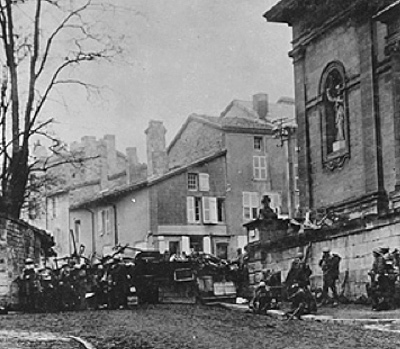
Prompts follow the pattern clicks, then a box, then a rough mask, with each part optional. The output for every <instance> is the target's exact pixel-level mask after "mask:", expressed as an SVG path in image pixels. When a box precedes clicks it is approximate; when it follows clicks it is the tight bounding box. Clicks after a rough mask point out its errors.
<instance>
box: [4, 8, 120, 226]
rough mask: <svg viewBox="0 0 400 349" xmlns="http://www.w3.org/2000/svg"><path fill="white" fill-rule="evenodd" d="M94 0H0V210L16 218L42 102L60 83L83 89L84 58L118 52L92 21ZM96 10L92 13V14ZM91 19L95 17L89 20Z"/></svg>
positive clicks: (41, 126) (44, 121) (40, 127)
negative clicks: (0, 73) (0, 68)
mask: <svg viewBox="0 0 400 349" xmlns="http://www.w3.org/2000/svg"><path fill="white" fill-rule="evenodd" d="M103 2H104V1H100V0H0V40H1V43H2V45H0V61H1V62H2V63H3V69H2V76H1V77H0V78H1V83H0V87H1V88H0V133H1V138H0V159H1V162H2V163H1V175H0V181H1V182H0V185H1V192H0V211H1V212H2V213H3V214H6V215H7V216H9V217H13V218H18V217H19V215H20V212H21V208H22V206H23V204H24V198H25V197H26V191H27V188H28V186H29V185H28V180H29V178H30V173H31V170H32V168H33V167H32V164H31V163H30V160H29V159H30V158H29V152H30V143H31V142H32V136H34V135H35V136H36V135H38V134H41V135H43V136H46V135H47V134H46V126H47V125H48V124H49V123H50V122H51V118H46V113H45V112H44V110H45V105H46V102H48V101H49V100H50V98H51V95H52V93H53V92H54V91H55V90H56V89H58V88H60V87H62V86H66V85H77V86H80V87H84V88H86V89H89V88H91V85H90V84H87V83H85V81H82V80H80V79H79V78H77V77H76V76H77V75H78V71H77V69H76V67H79V66H81V65H83V64H84V63H90V62H96V61H99V60H110V59H111V58H113V57H115V55H116V54H118V53H119V52H120V49H119V47H117V46H116V45H115V40H112V38H110V37H109V36H108V35H105V34H104V33H101V32H100V31H99V30H98V28H96V26H97V25H98V21H97V18H96V16H97V15H98V14H101V13H104V11H107V9H106V8H105V7H104V5H102V3H103ZM96 14H97V15H96ZM95 19H96V20H95Z"/></svg>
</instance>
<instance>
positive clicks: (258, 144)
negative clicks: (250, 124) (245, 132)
mask: <svg viewBox="0 0 400 349" xmlns="http://www.w3.org/2000/svg"><path fill="white" fill-rule="evenodd" d="M253 149H254V150H255V151H263V150H264V137H262V136H254V138H253Z"/></svg>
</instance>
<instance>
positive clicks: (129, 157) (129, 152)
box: [126, 147, 139, 184]
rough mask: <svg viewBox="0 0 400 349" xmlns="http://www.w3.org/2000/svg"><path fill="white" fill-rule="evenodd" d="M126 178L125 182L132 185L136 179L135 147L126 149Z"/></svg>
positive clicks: (136, 158)
mask: <svg viewBox="0 0 400 349" xmlns="http://www.w3.org/2000/svg"><path fill="white" fill-rule="evenodd" d="M126 162H127V163H126V177H127V182H128V184H129V183H133V182H135V180H136V179H137V174H138V167H139V159H138V156H137V149H136V147H129V148H126Z"/></svg>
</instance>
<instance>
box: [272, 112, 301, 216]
mask: <svg viewBox="0 0 400 349" xmlns="http://www.w3.org/2000/svg"><path fill="white" fill-rule="evenodd" d="M273 123H274V124H275V125H276V126H275V128H274V137H275V138H276V139H279V141H280V142H279V144H277V146H278V147H284V146H285V149H286V160H287V161H286V166H287V189H288V211H289V218H294V216H295V211H296V201H297V200H296V195H297V192H296V189H297V188H296V175H295V168H294V167H295V165H297V158H296V157H295V156H294V151H296V148H297V142H296V137H294V135H295V133H296V129H297V126H296V125H295V122H294V119H290V118H281V119H276V120H274V121H273Z"/></svg>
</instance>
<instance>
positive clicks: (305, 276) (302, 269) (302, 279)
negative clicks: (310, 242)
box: [285, 252, 312, 288]
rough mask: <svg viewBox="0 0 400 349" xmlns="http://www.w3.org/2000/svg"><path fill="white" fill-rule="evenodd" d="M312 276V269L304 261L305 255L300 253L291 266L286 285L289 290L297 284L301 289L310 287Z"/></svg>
mask: <svg viewBox="0 0 400 349" xmlns="http://www.w3.org/2000/svg"><path fill="white" fill-rule="evenodd" d="M311 274H312V271H311V268H310V266H309V265H308V264H307V263H306V261H305V260H304V254H303V253H302V252H298V253H297V254H296V258H295V259H294V260H293V262H292V264H291V267H290V270H289V272H288V275H287V277H286V281H285V284H286V286H287V287H289V288H290V286H291V285H293V284H295V283H296V284H299V286H300V287H308V286H309V285H310V276H311Z"/></svg>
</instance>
